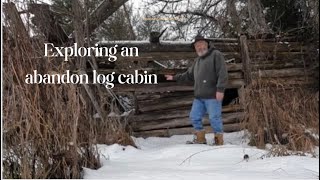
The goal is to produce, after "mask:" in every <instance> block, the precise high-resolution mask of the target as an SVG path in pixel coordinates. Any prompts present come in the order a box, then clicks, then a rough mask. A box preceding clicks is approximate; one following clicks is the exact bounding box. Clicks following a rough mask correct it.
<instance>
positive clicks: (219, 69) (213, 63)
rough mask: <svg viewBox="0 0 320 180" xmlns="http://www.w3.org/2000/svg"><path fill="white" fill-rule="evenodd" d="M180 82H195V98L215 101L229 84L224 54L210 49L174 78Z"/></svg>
mask: <svg viewBox="0 0 320 180" xmlns="http://www.w3.org/2000/svg"><path fill="white" fill-rule="evenodd" d="M173 79H174V80H176V81H178V82H188V81H189V82H193V83H194V96H195V97H196V98H203V99H212V98H213V99H215V98H216V92H217V91H218V92H224V90H225V88H226V86H227V83H228V71H227V67H226V63H225V60H224V56H223V54H222V53H221V52H220V51H218V50H215V49H213V48H210V49H209V50H208V52H207V53H206V54H205V55H204V56H201V57H197V58H196V59H195V61H194V63H193V65H192V66H191V67H189V68H188V70H187V71H186V72H184V73H181V74H177V75H175V76H174V78H173Z"/></svg>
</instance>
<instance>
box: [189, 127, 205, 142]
mask: <svg viewBox="0 0 320 180" xmlns="http://www.w3.org/2000/svg"><path fill="white" fill-rule="evenodd" d="M193 137H194V138H193V140H192V141H187V144H207V140H206V132H205V131H204V130H201V131H196V132H195V133H194V136H193Z"/></svg>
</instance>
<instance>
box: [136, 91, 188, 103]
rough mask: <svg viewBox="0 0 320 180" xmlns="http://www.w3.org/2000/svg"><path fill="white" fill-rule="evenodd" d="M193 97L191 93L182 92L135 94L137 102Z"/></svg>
mask: <svg viewBox="0 0 320 180" xmlns="http://www.w3.org/2000/svg"><path fill="white" fill-rule="evenodd" d="M188 95H193V91H182V92H162V93H139V92H137V93H135V96H136V99H137V101H143V100H149V99H159V98H168V97H181V96H188Z"/></svg>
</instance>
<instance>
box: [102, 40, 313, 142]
mask: <svg viewBox="0 0 320 180" xmlns="http://www.w3.org/2000/svg"><path fill="white" fill-rule="evenodd" d="M115 44H118V45H119V46H120V47H121V46H129V47H130V46H135V47H138V48H139V52H140V55H139V57H133V58H126V59H123V60H121V59H120V60H119V61H117V62H116V63H113V64H110V63H109V62H107V61H106V60H104V59H103V58H101V59H98V60H97V62H98V66H99V69H98V71H99V72H100V73H108V72H112V71H114V70H116V71H117V72H118V73H130V72H132V69H136V68H137V69H139V70H141V71H143V70H148V72H152V73H156V74H157V75H158V81H159V84H157V85H120V84H118V85H116V86H115V88H114V92H115V93H116V94H128V93H130V94H131V95H132V96H133V99H134V109H135V114H134V115H133V116H131V117H130V120H129V124H130V127H131V128H132V132H133V135H134V136H136V137H150V136H172V135H180V134H190V133H192V132H193V128H192V125H191V122H190V120H189V117H188V116H189V111H190V109H191V105H192V100H193V86H192V84H181V83H180V84H178V83H176V82H168V81H166V80H165V78H164V75H166V74H176V73H181V72H184V71H186V70H187V68H188V66H189V65H191V63H192V61H193V60H194V58H195V57H196V54H195V52H194V50H193V48H191V46H190V44H191V42H166V41H161V42H159V43H152V42H151V41H150V42H140V41H130V42H128V41H127V42H126V41H117V42H106V41H105V42H100V45H101V46H113V45H115ZM211 45H212V46H214V47H215V48H216V49H218V50H220V51H221V52H222V53H223V54H224V55H225V60H226V63H227V68H228V73H229V85H228V87H227V89H226V92H225V98H224V101H223V123H224V130H225V132H234V131H239V130H241V129H242V126H241V121H242V119H243V118H244V112H243V103H245V101H246V97H241V94H242V93H241V91H242V90H244V89H245V88H246V87H247V86H248V85H249V84H250V83H251V81H252V79H256V78H258V79H259V80H260V81H270V80H276V81H281V82H283V84H285V85H286V86H288V87H292V86H301V87H302V88H308V87H315V86H316V87H317V86H318V83H317V82H318V80H317V79H318V77H317V73H318V72H317V71H316V69H317V66H316V59H317V57H318V52H317V49H316V46H315V44H305V43H303V42H299V41H296V40H295V39H291V38H278V39H277V38H270V39H248V38H247V37H246V36H245V35H242V36H240V38H217V39H211ZM120 63H123V64H120ZM204 125H205V128H206V130H207V132H211V128H210V125H209V121H208V118H207V117H206V118H205V119H204Z"/></svg>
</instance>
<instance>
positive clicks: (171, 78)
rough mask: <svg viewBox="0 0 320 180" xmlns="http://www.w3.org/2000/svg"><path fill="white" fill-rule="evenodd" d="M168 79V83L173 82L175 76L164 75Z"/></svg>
mask: <svg viewBox="0 0 320 180" xmlns="http://www.w3.org/2000/svg"><path fill="white" fill-rule="evenodd" d="M164 76H165V77H166V79H167V80H168V81H172V80H173V76H172V75H164Z"/></svg>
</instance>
